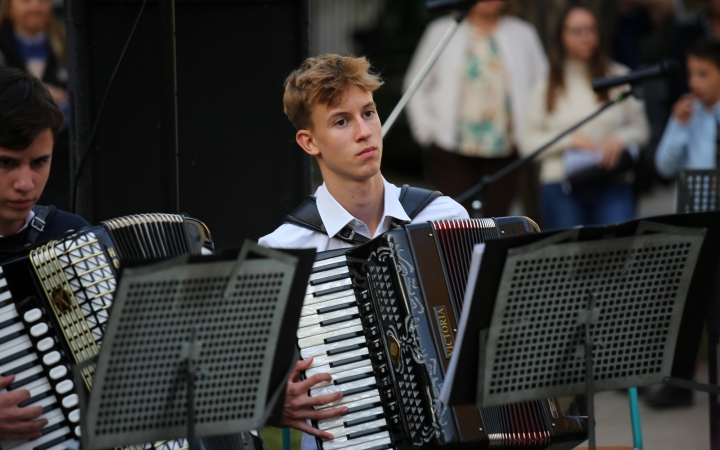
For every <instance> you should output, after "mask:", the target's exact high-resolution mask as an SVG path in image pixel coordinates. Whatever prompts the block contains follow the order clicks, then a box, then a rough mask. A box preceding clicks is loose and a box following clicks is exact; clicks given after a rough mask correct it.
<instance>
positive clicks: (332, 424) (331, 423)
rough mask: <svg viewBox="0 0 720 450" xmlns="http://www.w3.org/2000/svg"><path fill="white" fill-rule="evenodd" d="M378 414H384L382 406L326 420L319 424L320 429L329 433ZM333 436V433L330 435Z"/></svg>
mask: <svg viewBox="0 0 720 450" xmlns="http://www.w3.org/2000/svg"><path fill="white" fill-rule="evenodd" d="M376 414H384V412H383V409H382V406H376V407H374V408H371V409H366V410H365V411H360V412H356V413H352V414H346V415H344V416H341V417H333V418H332V419H325V420H321V421H319V422H318V428H319V429H321V430H323V431H328V430H331V429H333V428H337V427H342V426H345V425H344V423H345V422H352V421H353V420H357V419H362V418H364V417H368V416H374V415H376ZM328 432H329V431H328ZM330 434H332V433H330Z"/></svg>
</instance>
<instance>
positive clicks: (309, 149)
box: [295, 130, 320, 156]
mask: <svg viewBox="0 0 720 450" xmlns="http://www.w3.org/2000/svg"><path fill="white" fill-rule="evenodd" d="M295 140H296V141H297V143H298V145H299V146H300V148H302V149H303V150H304V151H305V153H307V154H308V155H310V156H318V155H319V154H320V149H319V148H318V146H317V145H316V144H315V138H314V137H313V134H312V132H310V131H309V130H300V131H298V132H297V134H295Z"/></svg>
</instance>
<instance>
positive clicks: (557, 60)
mask: <svg viewBox="0 0 720 450" xmlns="http://www.w3.org/2000/svg"><path fill="white" fill-rule="evenodd" d="M558 28H559V29H558V32H557V37H556V40H555V42H554V48H553V49H551V57H550V73H549V75H548V77H547V78H546V79H544V80H542V81H541V82H540V83H538V84H537V85H536V87H535V89H534V92H533V94H532V96H531V99H530V103H529V105H528V108H527V132H526V135H525V137H524V139H523V141H522V144H521V146H520V149H521V152H522V153H523V154H529V153H531V152H532V151H534V150H535V149H536V148H538V147H540V146H542V145H543V144H545V143H546V142H549V141H550V140H551V139H553V138H554V137H555V136H557V135H558V134H560V133H561V132H563V131H565V130H566V129H568V128H570V127H571V126H572V125H574V124H576V123H577V122H578V121H579V120H580V119H582V118H584V117H586V116H588V115H590V114H591V113H593V112H594V111H596V110H597V109H598V108H600V106H601V105H602V104H603V103H605V102H607V101H608V100H609V99H610V98H612V97H613V96H615V95H617V94H619V93H620V92H623V91H625V90H626V89H627V87H621V88H618V89H616V90H611V91H610V92H600V93H595V92H593V89H592V85H591V80H592V79H594V78H600V77H605V76H614V75H621V74H623V73H626V72H627V69H626V68H625V67H623V66H620V65H619V64H616V63H613V62H612V61H610V60H609V59H608V58H607V56H606V55H605V51H604V42H603V39H602V37H601V36H600V29H599V24H598V20H597V16H596V15H595V14H594V13H593V12H592V11H591V10H590V9H587V8H584V7H572V8H569V9H567V10H566V11H565V13H564V14H563V15H562V16H561V20H560V22H559V27H558ZM648 138H649V126H648V122H647V118H646V117H645V111H644V109H643V105H642V103H641V102H639V101H637V100H635V99H634V98H630V99H628V100H626V101H625V102H624V103H622V104H620V105H616V106H613V107H612V108H610V109H609V110H607V111H605V112H604V113H603V114H601V115H600V116H599V117H597V118H595V119H594V120H593V121H591V122H590V123H588V124H587V125H585V126H583V127H582V128H580V129H579V130H578V131H576V132H575V133H574V134H571V135H569V136H566V137H565V138H563V139H562V140H560V141H559V142H557V143H556V144H554V145H553V146H552V147H551V148H549V149H548V150H547V151H546V152H545V153H543V154H542V156H541V157H540V159H539V161H540V164H541V171H540V180H541V183H542V192H541V201H540V209H541V218H542V223H543V228H545V229H558V228H571V227H574V226H577V225H598V224H609V223H617V222H622V221H626V220H630V219H632V218H633V216H634V214H635V199H634V192H633V186H632V176H633V174H632V172H631V171H629V170H624V169H623V167H621V164H620V163H621V161H622V162H623V164H622V166H627V165H632V159H636V158H637V155H638V152H639V149H640V147H642V146H643V145H645V144H646V143H647V141H648ZM626 163H627V164H626ZM578 167H584V168H583V169H580V170H577V171H576V169H577V168H578ZM571 169H572V172H576V173H575V174H574V176H573V177H572V178H569V175H573V174H572V172H571ZM582 174H585V175H582ZM570 181H572V183H570Z"/></svg>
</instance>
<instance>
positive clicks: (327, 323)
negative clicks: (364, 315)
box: [320, 314, 360, 327]
mask: <svg viewBox="0 0 720 450" xmlns="http://www.w3.org/2000/svg"><path fill="white" fill-rule="evenodd" d="M359 318H360V314H350V315H349V316H343V317H338V318H337V319H328V320H323V321H322V322H320V326H321V327H327V326H330V325H335V324H337V323H343V322H348V321H350V320H355V319H359Z"/></svg>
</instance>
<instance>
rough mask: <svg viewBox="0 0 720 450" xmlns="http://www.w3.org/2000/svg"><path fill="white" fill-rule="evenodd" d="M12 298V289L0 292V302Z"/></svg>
mask: <svg viewBox="0 0 720 450" xmlns="http://www.w3.org/2000/svg"><path fill="white" fill-rule="evenodd" d="M3 279H4V278H3ZM11 298H12V294H11V293H10V291H5V292H3V293H0V302H4V301H5V300H9V299H11Z"/></svg>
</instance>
